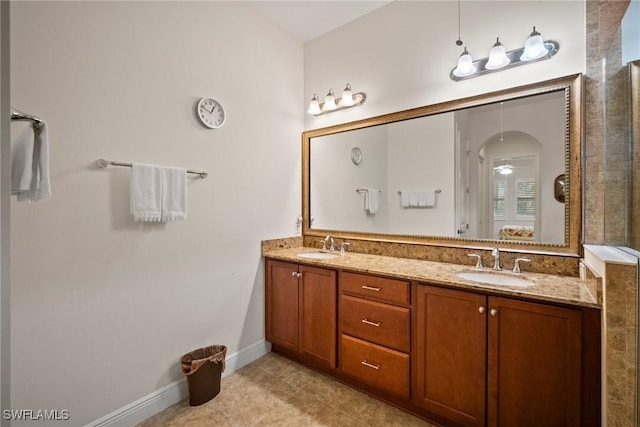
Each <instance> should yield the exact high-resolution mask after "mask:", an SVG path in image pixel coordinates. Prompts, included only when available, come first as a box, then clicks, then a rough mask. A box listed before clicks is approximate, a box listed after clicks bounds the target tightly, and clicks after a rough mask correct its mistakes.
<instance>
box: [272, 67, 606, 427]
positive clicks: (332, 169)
mask: <svg viewBox="0 0 640 427" xmlns="http://www.w3.org/2000/svg"><path fill="white" fill-rule="evenodd" d="M582 102H583V101H582V76H580V75H573V76H567V77H564V78H558V79H554V80H550V81H547V82H540V83H535V84H531V85H527V86H523V87H519V88H513V89H506V90H503V91H499V92H494V93H488V94H482V95H478V96H475V97H471V98H465V99H459V100H454V101H448V102H443V103H440V104H434V105H429V106H424V107H419V108H414V109H410V110H405V111H399V112H396V113H390V114H386V115H383V116H378V117H373V118H370V119H364V120H360V121H355V122H351V123H344V124H339V125H335V126H331V127H327V128H321V129H315V130H310V131H306V132H304V133H303V134H302V221H301V225H302V237H301V238H297V239H294V240H293V241H287V242H285V241H284V240H283V241H279V243H277V244H274V243H273V242H271V243H266V242H263V255H264V257H265V283H266V295H265V301H266V319H265V320H266V339H267V341H269V342H271V344H272V351H274V352H276V353H279V354H281V355H283V356H285V357H288V358H290V359H292V360H295V361H297V362H299V363H301V364H304V365H306V366H309V367H311V368H313V369H316V370H318V371H321V372H323V373H325V374H327V375H329V376H332V377H334V378H336V379H338V380H340V381H342V382H344V383H347V384H349V385H351V386H353V387H355V388H357V389H359V390H362V391H364V392H366V393H369V394H370V395H372V396H375V397H377V398H379V399H382V400H384V401H386V402H388V403H390V404H392V405H395V406H398V407H400V408H403V409H405V410H407V411H409V412H411V413H413V414H415V415H417V416H419V417H422V418H424V419H426V420H429V421H432V422H434V423H437V424H441V425H445V426H501V427H505V426H506V427H509V426H516V427H527V426H532V427H539V426H563V427H564V426H592V425H593V426H597V425H600V422H601V418H602V409H601V407H602V405H601V389H602V388H603V387H602V384H601V382H602V381H601V375H602V371H601V366H602V363H601V357H600V349H601V340H602V339H601V318H602V310H601V305H600V303H601V301H599V300H598V299H597V298H598V295H599V294H598V292H597V291H596V290H595V289H593V288H591V289H587V287H586V286H585V284H589V286H594V284H593V283H591V282H583V281H582V280H581V279H579V278H578V276H579V271H580V259H581V258H582V255H583V248H582V231H581V230H582V224H583V221H582V191H581V183H582V178H581V175H582V166H581V159H582V157H583V156H582V151H581V149H582V138H581V135H582V116H583V115H582ZM356 149H357V150H358V151H359V152H360V153H361V154H362V156H361V158H360V157H359V158H358V161H357V162H349V161H348V160H349V150H351V151H353V150H356ZM360 160H361V161H360ZM525 160H526V161H525ZM507 169H508V171H506V170H507ZM363 187H366V188H367V191H363ZM408 190H420V191H424V192H427V193H430V194H431V193H433V194H434V195H435V196H434V201H433V203H432V204H430V205H429V206H428V207H424V208H420V207H419V205H418V208H416V207H415V206H414V207H412V206H411V204H409V206H407V205H406V204H405V203H404V202H402V200H403V197H404V194H405V192H407V191H408ZM371 192H374V194H376V195H378V196H379V197H378V202H379V209H378V210H376V211H375V213H372V212H370V211H366V209H364V210H363V206H365V207H366V206H367V205H366V202H367V199H366V197H368V194H369V193H371ZM409 193H411V191H409ZM505 229H514V230H528V232H527V233H524V234H518V233H515V234H507V235H505V233H503V231H504V230H505ZM334 237H335V238H336V242H338V243H339V244H334V243H335V242H334V239H333V238H334ZM345 242H347V243H350V246H348V245H346V244H345ZM319 245H320V246H322V249H321V248H320V247H319ZM498 248H499V249H498ZM323 249H324V250H323ZM347 250H348V251H347ZM481 261H482V262H481ZM481 264H484V265H486V266H487V267H482V268H481ZM492 266H493V268H492ZM499 267H502V268H503V269H502V270H500V268H499ZM345 404H348V402H345Z"/></svg>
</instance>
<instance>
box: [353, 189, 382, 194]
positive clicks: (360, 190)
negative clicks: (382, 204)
mask: <svg viewBox="0 0 640 427" xmlns="http://www.w3.org/2000/svg"><path fill="white" fill-rule="evenodd" d="M362 191H369V190H367V189H366V188H356V192H358V193H360V192H362ZM376 191H378V193H382V190H376Z"/></svg>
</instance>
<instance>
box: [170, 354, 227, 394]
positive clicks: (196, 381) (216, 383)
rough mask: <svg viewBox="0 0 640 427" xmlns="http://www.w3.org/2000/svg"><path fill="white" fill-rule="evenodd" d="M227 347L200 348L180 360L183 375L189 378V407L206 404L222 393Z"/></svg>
mask: <svg viewBox="0 0 640 427" xmlns="http://www.w3.org/2000/svg"><path fill="white" fill-rule="evenodd" d="M226 354H227V347H225V346H223V345H212V346H209V347H204V348H199V349H197V350H193V351H192V352H190V353H187V354H185V355H184V356H182V357H181V358H180V363H181V364H182V373H183V374H184V375H185V376H186V377H187V385H188V388H189V405H191V406H198V405H202V404H203V403H206V402H208V401H210V400H211V399H213V398H214V397H216V396H217V395H218V393H220V378H221V375H222V372H223V371H224V367H225V366H224V359H225V356H226Z"/></svg>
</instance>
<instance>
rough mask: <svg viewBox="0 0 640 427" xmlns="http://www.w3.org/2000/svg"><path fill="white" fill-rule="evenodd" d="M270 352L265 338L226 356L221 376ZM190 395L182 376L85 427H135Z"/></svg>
mask: <svg viewBox="0 0 640 427" xmlns="http://www.w3.org/2000/svg"><path fill="white" fill-rule="evenodd" d="M269 351H270V345H269V343H268V342H266V341H264V340H263V341H260V342H258V343H256V344H254V345H252V346H251V347H248V348H245V349H244V350H241V351H238V352H236V353H233V354H229V355H227V357H226V360H225V362H226V368H225V370H224V372H223V373H222V376H223V377H225V376H227V375H229V374H231V373H233V372H235V371H237V370H238V369H240V368H242V367H243V366H245V365H248V364H249V363H251V362H253V361H254V360H256V359H258V358H259V357H262V356H264V355H265V354H267V353H268V352H269ZM188 395H189V394H188V390H187V381H186V379H184V378H182V379H180V380H178V381H175V382H173V383H171V384H169V385H167V386H165V387H162V388H161V389H160V390H156V391H154V392H153V393H151V394H148V395H146V396H144V397H142V398H140V399H138V400H136V401H135V402H132V403H130V404H128V405H126V406H123V407H122V408H120V409H117V410H115V411H113V412H112V413H110V414H107V415H105V416H104V417H102V418H100V419H97V420H95V421H93V422H91V423H89V424H87V425H86V427H132V426H135V425H136V424H138V423H141V422H142V421H144V420H146V419H147V418H149V417H151V416H153V415H155V414H157V413H158V412H160V411H164V410H165V409H167V408H168V407H170V406H171V405H175V404H176V403H178V402H180V401H181V400H183V399H186V398H187V397H188Z"/></svg>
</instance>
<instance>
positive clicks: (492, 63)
mask: <svg viewBox="0 0 640 427" xmlns="http://www.w3.org/2000/svg"><path fill="white" fill-rule="evenodd" d="M509 62H511V60H510V59H509V58H507V52H506V51H505V49H504V46H503V45H502V43H500V40H498V39H496V43H495V44H494V45H493V47H492V48H491V50H490V51H489V60H488V61H487V65H485V68H486V69H487V70H497V69H498V68H502V67H504V66H505V65H507V64H509Z"/></svg>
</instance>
